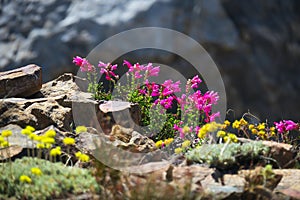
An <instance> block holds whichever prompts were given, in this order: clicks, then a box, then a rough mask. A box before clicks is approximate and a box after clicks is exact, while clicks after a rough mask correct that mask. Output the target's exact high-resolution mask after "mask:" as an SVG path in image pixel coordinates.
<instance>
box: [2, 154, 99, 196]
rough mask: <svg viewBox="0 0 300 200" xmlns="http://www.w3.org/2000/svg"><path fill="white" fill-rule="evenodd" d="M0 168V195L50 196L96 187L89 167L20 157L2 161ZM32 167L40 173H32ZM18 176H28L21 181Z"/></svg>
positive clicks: (94, 188)
mask: <svg viewBox="0 0 300 200" xmlns="http://www.w3.org/2000/svg"><path fill="white" fill-rule="evenodd" d="M0 168H2V170H1V176H0V199H3V198H4V199H6V198H9V197H16V198H17V199H50V198H51V199H52V198H53V197H60V198H62V197H66V196H67V195H71V194H72V195H74V194H81V193H87V192H96V191H98V190H99V187H98V185H97V182H96V180H95V178H94V177H93V176H92V175H91V173H90V171H89V170H87V169H80V168H76V167H66V166H64V165H63V164H62V163H52V162H50V161H47V160H42V159H39V158H29V157H24V158H22V159H17V160H15V161H14V162H9V163H3V164H2V166H0ZM32 168H39V169H40V171H41V174H37V173H33V171H32ZM21 176H25V177H28V178H26V179H25V181H24V180H22V178H20V177H21Z"/></svg>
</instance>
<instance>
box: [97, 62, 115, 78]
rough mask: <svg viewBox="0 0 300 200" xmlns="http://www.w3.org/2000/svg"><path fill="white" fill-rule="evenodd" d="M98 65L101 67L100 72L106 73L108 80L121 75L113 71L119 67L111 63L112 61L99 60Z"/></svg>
mask: <svg viewBox="0 0 300 200" xmlns="http://www.w3.org/2000/svg"><path fill="white" fill-rule="evenodd" d="M98 67H100V73H101V74H105V78H106V80H109V81H111V80H113V79H112V77H113V78H118V77H119V76H118V75H116V74H115V73H114V72H113V71H114V70H116V69H117V65H111V64H110V63H103V62H101V61H100V62H99V64H98Z"/></svg>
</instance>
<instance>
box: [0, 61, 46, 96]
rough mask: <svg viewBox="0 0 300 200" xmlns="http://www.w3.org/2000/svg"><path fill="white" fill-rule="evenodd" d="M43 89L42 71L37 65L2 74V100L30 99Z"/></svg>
mask: <svg viewBox="0 0 300 200" xmlns="http://www.w3.org/2000/svg"><path fill="white" fill-rule="evenodd" d="M41 87H42V70H41V68H40V67H39V66H37V65H27V66H25V67H21V68H18V69H15V70H10V71H6V72H0V98H3V97H5V98H7V97H28V96H30V95H32V94H34V93H36V92H38V91H39V90H40V89H41Z"/></svg>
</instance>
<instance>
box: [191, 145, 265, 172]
mask: <svg viewBox="0 0 300 200" xmlns="http://www.w3.org/2000/svg"><path fill="white" fill-rule="evenodd" d="M268 151H269V148H268V147H267V146H265V145H263V144H262V142H260V141H253V142H248V143H244V144H239V143H225V144H210V145H206V144H204V145H202V146H200V147H199V148H195V149H193V150H191V151H189V152H188V153H187V154H186V157H187V159H188V160H190V161H194V162H198V163H207V164H210V165H211V166H214V167H217V168H219V169H228V168H230V167H231V166H233V165H237V164H241V163H243V162H244V163H245V162H247V161H253V160H258V159H259V157H260V156H261V155H266V154H267V153H268Z"/></svg>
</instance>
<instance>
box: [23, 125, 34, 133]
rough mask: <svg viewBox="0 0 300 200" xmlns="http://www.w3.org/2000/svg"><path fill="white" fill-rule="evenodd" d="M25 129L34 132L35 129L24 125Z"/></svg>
mask: <svg viewBox="0 0 300 200" xmlns="http://www.w3.org/2000/svg"><path fill="white" fill-rule="evenodd" d="M25 129H27V130H29V131H31V132H34V131H35V128H33V127H32V126H26V127H25Z"/></svg>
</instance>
